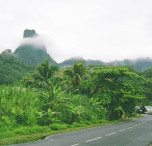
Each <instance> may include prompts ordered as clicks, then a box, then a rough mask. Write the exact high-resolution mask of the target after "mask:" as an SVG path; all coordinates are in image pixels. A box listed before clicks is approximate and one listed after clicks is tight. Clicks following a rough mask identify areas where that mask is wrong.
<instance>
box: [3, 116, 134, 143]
mask: <svg viewBox="0 0 152 146" xmlns="http://www.w3.org/2000/svg"><path fill="white" fill-rule="evenodd" d="M132 119H133V118H128V119H122V120H116V121H105V120H104V121H102V120H100V121H98V122H97V124H92V123H90V122H89V121H84V122H80V123H76V122H74V123H73V124H72V125H68V124H57V123H54V124H52V125H49V126H37V125H35V126H32V127H31V126H26V127H19V128H16V129H13V130H12V131H6V132H3V133H0V145H10V144H19V143H26V142H33V141H36V140H43V139H44V138H45V137H46V136H49V135H54V134H58V133H63V132H68V131H75V130H80V129H86V128H93V127H97V126H104V125H110V124H118V123H121V122H126V121H129V120H132Z"/></svg>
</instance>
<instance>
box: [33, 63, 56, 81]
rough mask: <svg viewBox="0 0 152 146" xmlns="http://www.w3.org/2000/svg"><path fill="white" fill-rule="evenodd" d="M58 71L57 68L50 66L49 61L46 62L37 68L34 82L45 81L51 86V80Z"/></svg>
mask: <svg viewBox="0 0 152 146" xmlns="http://www.w3.org/2000/svg"><path fill="white" fill-rule="evenodd" d="M57 70H58V68H57V67H56V66H51V67H50V66H49V62H48V60H45V62H44V63H42V64H41V65H40V66H38V67H37V68H36V74H35V76H34V80H37V81H44V82H45V83H46V84H49V79H50V78H52V77H53V75H54V73H55V72H56V71H57Z"/></svg>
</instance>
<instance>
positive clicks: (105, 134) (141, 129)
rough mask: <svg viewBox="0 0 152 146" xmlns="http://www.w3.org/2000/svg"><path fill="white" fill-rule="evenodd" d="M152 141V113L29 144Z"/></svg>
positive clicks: (133, 145)
mask: <svg viewBox="0 0 152 146" xmlns="http://www.w3.org/2000/svg"><path fill="white" fill-rule="evenodd" d="M150 141H152V115H145V116H144V117H142V118H139V119H135V120H132V121H128V122H124V123H120V124H114V125H107V126H101V127H96V128H89V129H85V130H79V131H73V132H67V133H62V134H57V135H52V136H49V137H47V138H46V139H45V140H43V141H37V142H34V143H28V144H22V145H25V146H26V145H28V146H148V145H149V143H150Z"/></svg>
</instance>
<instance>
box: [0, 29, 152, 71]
mask: <svg viewBox="0 0 152 146" xmlns="http://www.w3.org/2000/svg"><path fill="white" fill-rule="evenodd" d="M2 54H7V55H9V54H11V55H13V56H14V57H15V58H17V59H18V60H20V61H21V62H24V63H25V64H27V65H30V66H33V67H35V66H37V65H40V64H41V63H43V62H44V61H45V60H48V61H49V63H50V65H56V66H58V67H61V68H65V67H68V66H72V65H73V64H74V63H76V62H79V61H82V60H83V61H84V64H85V65H87V66H89V65H94V66H100V65H111V66H126V65H131V66H133V67H135V68H136V69H138V70H141V71H143V70H145V69H147V68H149V67H151V66H152V59H151V58H148V57H147V58H146V57H145V58H137V59H124V60H122V61H118V60H115V61H111V62H108V63H107V62H103V61H101V60H93V59H84V58H82V57H72V58H69V59H66V60H64V61H63V62H61V63H57V62H56V61H55V60H54V59H53V58H52V56H54V54H53V53H52V54H49V53H47V48H46V45H45V41H44V39H42V37H41V35H39V34H38V33H37V32H36V31H35V30H34V29H31V30H30V29H25V30H24V33H23V39H21V41H20V45H19V46H18V47H17V48H16V50H15V51H14V52H13V53H12V51H11V50H10V49H6V50H5V51H3V53H2Z"/></svg>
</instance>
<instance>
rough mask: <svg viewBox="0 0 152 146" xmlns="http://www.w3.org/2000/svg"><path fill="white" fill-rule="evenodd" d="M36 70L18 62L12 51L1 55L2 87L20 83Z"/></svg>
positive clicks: (0, 78) (0, 80)
mask: <svg viewBox="0 0 152 146" xmlns="http://www.w3.org/2000/svg"><path fill="white" fill-rule="evenodd" d="M33 71H34V68H33V67H31V66H28V65H26V64H24V63H23V62H20V61H19V60H17V59H16V58H15V57H14V56H13V55H12V54H11V51H10V50H5V51H4V52H2V54H0V85H2V84H12V83H15V82H18V81H20V80H21V79H22V77H23V76H26V75H27V74H28V73H29V72H33Z"/></svg>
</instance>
